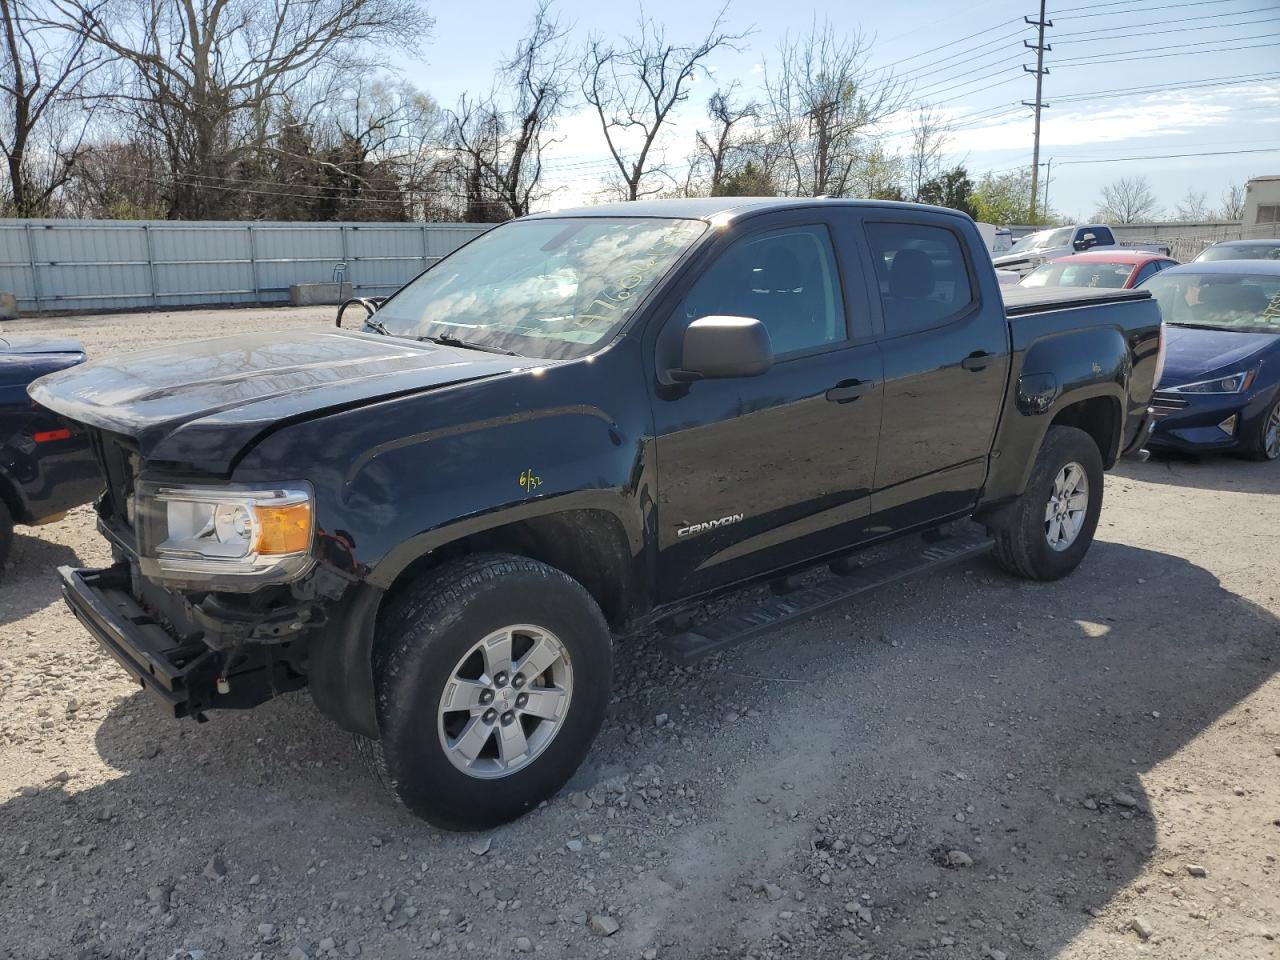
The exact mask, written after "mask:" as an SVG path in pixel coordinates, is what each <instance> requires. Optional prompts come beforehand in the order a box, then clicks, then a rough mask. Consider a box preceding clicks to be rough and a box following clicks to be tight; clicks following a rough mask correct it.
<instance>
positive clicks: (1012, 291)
mask: <svg viewBox="0 0 1280 960" xmlns="http://www.w3.org/2000/svg"><path fill="white" fill-rule="evenodd" d="M1000 293H1001V294H1002V295H1003V296H1004V312H1005V313H1006V314H1007V315H1008V316H1010V317H1021V316H1026V315H1027V314H1029V313H1045V312H1047V311H1049V310H1064V309H1066V308H1068V307H1083V306H1098V305H1101V304H1104V303H1120V302H1122V301H1125V300H1148V299H1150V298H1151V292H1150V291H1149V290H1117V289H1115V288H1114V287H1104V288H1099V287H1022V286H1017V287H1013V286H1009V287H1001V288H1000Z"/></svg>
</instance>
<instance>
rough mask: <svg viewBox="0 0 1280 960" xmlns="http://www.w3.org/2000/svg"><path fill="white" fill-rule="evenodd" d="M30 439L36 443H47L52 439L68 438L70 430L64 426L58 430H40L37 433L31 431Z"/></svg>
mask: <svg viewBox="0 0 1280 960" xmlns="http://www.w3.org/2000/svg"><path fill="white" fill-rule="evenodd" d="M31 439H32V440H34V441H35V442H36V443H49V442H51V441H53V440H70V439H71V431H70V430H68V429H67V428H66V427H63V428H62V429H60V430H41V431H40V432H39V433H33V434H32V435H31Z"/></svg>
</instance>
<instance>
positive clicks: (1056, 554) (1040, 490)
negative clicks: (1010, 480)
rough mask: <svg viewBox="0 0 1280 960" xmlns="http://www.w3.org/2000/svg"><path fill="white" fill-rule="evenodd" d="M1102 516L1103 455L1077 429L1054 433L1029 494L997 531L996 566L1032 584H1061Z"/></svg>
mask: <svg viewBox="0 0 1280 960" xmlns="http://www.w3.org/2000/svg"><path fill="white" fill-rule="evenodd" d="M1101 512H1102V455H1101V454H1100V453H1099V452H1098V447H1097V444H1095V443H1094V442H1093V438H1092V437H1090V436H1089V435H1088V434H1087V433H1085V432H1084V431H1083V430H1079V429H1077V428H1075V427H1050V428H1049V431H1048V433H1046V434H1045V438H1044V443H1043V444H1042V445H1041V447H1040V453H1039V454H1038V455H1037V457H1036V462H1035V466H1034V467H1033V468H1032V470H1031V478H1030V480H1028V481H1027V488H1026V490H1024V491H1023V493H1022V495H1021V496H1020V497H1019V498H1018V499H1017V501H1016V502H1015V503H1014V504H1013V507H1012V509H1011V510H1010V512H1009V514H1008V516H1007V517H1006V518H1005V519H1004V522H1002V523H1001V524H1000V526H999V527H997V528H996V529H995V531H994V532H995V558H996V562H998V563H999V564H1000V566H1002V567H1004V569H1005V570H1007V571H1009V572H1010V573H1012V574H1014V575H1015V576H1019V577H1025V578H1026V579H1028V580H1057V579H1058V578H1059V577H1064V576H1066V575H1067V574H1068V573H1070V572H1071V571H1072V570H1074V569H1075V568H1076V567H1077V566H1079V565H1080V561H1081V560H1083V559H1084V555H1085V554H1086V553H1087V552H1088V550H1089V545H1090V544H1091V543H1093V534H1094V531H1095V530H1097V527H1098V516H1099V514H1100V513H1101Z"/></svg>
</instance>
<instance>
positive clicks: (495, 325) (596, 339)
mask: <svg viewBox="0 0 1280 960" xmlns="http://www.w3.org/2000/svg"><path fill="white" fill-rule="evenodd" d="M706 228H707V225H706V224H705V223H704V222H702V221H700V220H658V219H640V218H629V217H581V218H565V219H546V220H515V221H512V222H510V223H506V224H503V225H502V226H500V227H495V228H494V229H492V230H490V231H489V232H488V233H486V234H484V235H483V236H481V237H478V238H477V239H475V240H473V241H472V242H471V243H468V244H467V245H466V246H464V247H461V248H460V249H458V250H456V251H455V252H453V253H451V254H449V256H447V257H445V258H444V259H443V260H441V261H440V262H439V263H437V264H436V265H435V266H433V267H432V268H431V269H430V270H428V271H426V272H425V273H423V274H421V275H420V276H419V277H418V278H417V279H415V280H411V281H410V282H409V283H408V284H407V285H406V286H405V287H403V288H402V289H401V290H400V291H399V292H398V293H397V294H396V295H395V296H394V297H392V298H391V299H390V300H388V301H387V302H386V304H385V305H384V306H383V307H382V308H381V309H380V310H379V311H378V320H379V321H381V323H382V325H383V326H384V327H385V328H386V329H387V330H388V331H389V332H390V333H391V334H392V335H394V336H397V337H410V338H415V339H416V338H424V337H425V338H430V337H452V338H456V339H459V340H465V341H467V342H469V343H475V344H478V345H480V346H482V347H488V348H490V349H494V350H507V351H511V352H514V353H517V354H520V355H521V356H527V357H541V358H544V359H572V358H574V357H581V356H584V355H585V354H588V353H590V352H592V351H593V350H595V349H596V348H597V347H598V346H603V345H604V344H605V343H607V342H608V341H609V340H610V339H611V338H612V337H613V335H614V334H615V333H616V332H617V331H618V329H619V328H620V327H621V326H622V324H623V323H625V322H626V320H627V318H628V317H629V316H630V315H631V313H632V311H633V310H634V309H635V307H636V305H637V304H639V303H640V302H641V301H642V300H643V299H644V297H645V294H647V293H648V292H649V291H650V290H651V289H652V288H653V286H654V285H655V284H656V283H657V282H658V281H659V280H661V279H662V277H663V275H664V274H665V273H666V272H667V271H668V270H669V269H670V268H671V266H672V264H674V263H675V262H676V260H677V259H678V258H679V257H680V255H681V254H682V253H684V252H685V250H687V249H688V248H689V246H690V244H692V243H693V242H694V241H695V240H696V239H697V238H698V237H699V236H700V235H701V234H702V232H703V231H704V230H705V229H706Z"/></svg>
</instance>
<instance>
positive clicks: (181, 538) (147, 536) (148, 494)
mask: <svg viewBox="0 0 1280 960" xmlns="http://www.w3.org/2000/svg"><path fill="white" fill-rule="evenodd" d="M136 498H137V502H136V507H135V514H136V516H137V523H138V534H139V537H138V541H139V546H140V548H141V552H142V558H141V559H142V564H143V572H144V573H145V574H148V575H151V576H155V577H156V578H157V579H161V580H165V579H168V580H182V581H189V582H196V581H206V580H207V581H215V580H220V579H221V578H222V577H229V578H233V579H232V583H245V584H246V585H247V586H250V588H252V587H256V586H258V585H260V584H262V583H277V582H281V581H284V580H290V579H293V578H295V577H297V576H299V575H300V574H301V573H303V572H304V571H305V570H306V569H307V568H308V567H309V566H310V565H311V560H312V557H311V541H312V531H313V528H314V518H313V513H314V510H313V505H314V498H313V496H312V493H311V488H310V485H308V484H301V483H299V484H288V485H282V486H279V487H275V486H253V487H248V486H240V485H228V486H222V487H194V486H182V485H174V484H157V483H149V482H143V483H139V484H138V487H137V494H136ZM231 589H235V587H234V586H233V587H231ZM242 589H243V588H242Z"/></svg>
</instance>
